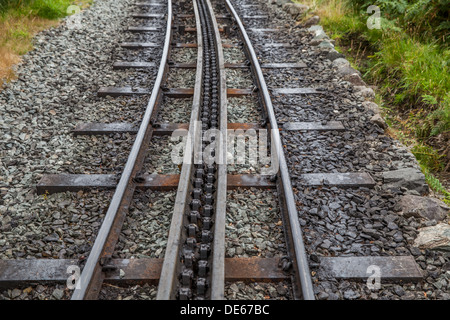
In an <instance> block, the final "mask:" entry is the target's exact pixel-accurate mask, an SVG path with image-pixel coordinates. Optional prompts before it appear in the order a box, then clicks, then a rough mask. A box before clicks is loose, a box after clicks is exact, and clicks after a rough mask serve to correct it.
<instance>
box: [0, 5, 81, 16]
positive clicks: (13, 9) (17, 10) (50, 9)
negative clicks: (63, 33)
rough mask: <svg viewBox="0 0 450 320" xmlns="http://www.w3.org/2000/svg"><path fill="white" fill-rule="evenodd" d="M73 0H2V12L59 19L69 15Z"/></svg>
mask: <svg viewBox="0 0 450 320" xmlns="http://www.w3.org/2000/svg"><path fill="white" fill-rule="evenodd" d="M72 2H73V1H71V0H0V12H1V13H2V14H5V13H8V12H9V13H10V14H13V15H16V16H17V15H20V16H25V15H33V16H37V17H41V18H45V19H51V20H54V19H58V18H62V17H64V16H66V15H67V12H66V10H67V7H68V6H69V5H70V4H71V3H72Z"/></svg>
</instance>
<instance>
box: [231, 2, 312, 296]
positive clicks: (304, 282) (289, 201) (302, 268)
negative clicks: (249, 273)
mask: <svg viewBox="0 0 450 320" xmlns="http://www.w3.org/2000/svg"><path fill="white" fill-rule="evenodd" d="M225 3H226V5H227V7H228V10H229V11H230V13H231V14H232V16H233V18H234V19H235V21H236V23H237V24H238V26H239V30H240V33H241V35H242V37H243V39H244V45H245V49H246V51H247V54H248V57H249V58H250V59H251V63H252V65H251V66H252V69H253V71H254V73H255V75H256V78H257V82H258V86H259V89H260V93H261V95H262V98H263V101H264V104H265V108H266V112H267V116H268V118H269V121H270V127H271V129H272V130H271V131H272V135H271V137H272V143H274V145H275V149H276V150H277V156H278V163H279V174H280V176H281V180H282V187H283V190H284V197H285V203H286V207H287V212H288V216H289V225H290V231H291V233H292V240H293V245H294V251H295V258H296V259H295V260H296V264H297V265H296V268H297V270H298V277H299V280H300V283H301V289H302V295H303V299H305V300H315V296H314V291H313V285H312V280H311V274H310V271H309V265H308V259H307V257H306V250H305V245H304V243H303V235H302V231H301V226H300V222H299V220H298V213H297V208H296V205H295V199H294V193H293V191H292V184H291V179H290V177H289V171H288V167H287V163H286V158H285V156H284V152H283V149H282V143H281V138H280V133H279V131H278V124H277V121H276V118H275V112H274V110H273V106H272V100H271V98H270V94H269V90H268V89H267V85H266V82H265V80H264V76H263V73H262V70H261V66H260V65H259V61H258V58H257V56H256V53H255V51H254V49H253V47H252V43H251V41H250V38H249V37H248V35H247V32H246V31H245V28H244V25H243V23H242V21H241V19H240V18H239V15H238V14H237V12H236V10H235V9H234V7H233V4H232V3H231V1H230V0H225Z"/></svg>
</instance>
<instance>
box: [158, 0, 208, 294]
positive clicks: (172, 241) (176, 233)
mask: <svg viewBox="0 0 450 320" xmlns="http://www.w3.org/2000/svg"><path fill="white" fill-rule="evenodd" d="M193 5H194V13H195V22H196V23H195V24H196V28H197V48H198V50H197V72H196V74H195V87H194V97H193V102H192V112H191V118H190V122H189V132H190V133H193V134H192V135H188V140H187V143H186V148H185V151H184V156H183V158H184V159H183V166H182V168H181V174H180V182H179V185H178V191H177V195H176V199H175V206H174V210H173V214H172V222H171V225H170V230H169V238H168V240H167V247H166V253H165V256H164V263H163V267H162V270H161V276H160V278H159V285H158V293H157V295H156V299H157V300H170V299H174V298H175V287H176V285H177V281H176V280H177V274H178V270H179V263H178V260H179V252H180V244H181V239H182V231H183V230H182V229H183V218H184V213H185V210H186V206H187V205H188V196H189V193H190V191H191V190H190V188H189V183H190V178H191V175H192V168H193V162H194V152H195V151H196V150H194V146H196V145H198V143H199V141H198V132H199V130H200V127H199V125H198V119H199V114H200V105H201V92H202V77H203V38H202V28H201V24H200V19H199V14H198V7H197V3H196V1H193Z"/></svg>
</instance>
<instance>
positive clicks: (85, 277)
mask: <svg viewBox="0 0 450 320" xmlns="http://www.w3.org/2000/svg"><path fill="white" fill-rule="evenodd" d="M172 20H173V14H172V0H168V1H167V27H166V36H165V40H164V47H163V53H162V57H161V64H160V67H159V70H158V74H157V77H156V81H155V84H154V87H153V90H152V93H151V97H150V100H149V102H148V104H147V108H146V110H145V114H144V116H143V118H142V122H141V125H140V127H139V131H138V133H137V135H136V139H135V141H134V144H133V147H132V149H131V152H130V155H129V157H128V160H127V162H126V164H125V168H124V170H123V172H122V175H121V178H120V181H119V183H118V185H117V187H116V190H115V192H114V195H113V198H112V200H111V203H110V205H109V208H108V211H107V212H106V215H105V218H104V220H103V223H102V226H101V228H100V230H99V233H98V235H97V238H96V239H95V242H94V245H93V247H92V250H91V252H90V254H89V257H88V259H87V262H86V265H85V267H84V268H83V272H82V273H81V276H80V278H79V279H78V281H77V283H76V288H75V291H74V292H73V295H72V300H82V299H86V298H87V299H89V298H91V297H90V295H89V291H90V290H92V289H94V290H97V291H98V290H99V288H98V284H97V285H95V284H93V283H92V282H93V281H92V280H93V279H94V278H95V277H96V278H100V281H99V282H100V283H101V282H102V277H103V276H102V270H101V268H102V266H101V264H102V262H101V261H100V260H101V259H102V258H104V257H102V256H104V252H105V250H106V249H109V251H110V252H111V251H113V248H111V246H110V247H109V248H108V244H107V240H108V237H109V235H110V232H111V230H112V229H113V225H114V223H115V221H117V219H118V212H119V211H120V210H127V209H128V206H127V205H124V201H130V199H131V197H132V194H133V192H134V189H135V188H134V182H133V178H134V177H135V175H136V174H137V171H138V170H137V169H136V167H137V166H136V165H137V163H138V162H140V161H138V159H139V158H141V157H143V155H144V154H145V152H146V150H145V149H146V148H145V147H144V146H145V145H146V144H147V143H148V141H146V140H148V138H149V137H151V132H152V128H151V126H150V120H151V117H152V114H153V111H154V108H155V105H156V104H157V101H158V99H159V98H160V95H161V84H162V82H163V80H164V77H165V73H166V69H167V59H168V56H169V52H170V43H171V39H172ZM130 186H131V187H130ZM119 232H120V230H119ZM112 247H113V246H112ZM93 285H94V286H97V288H93Z"/></svg>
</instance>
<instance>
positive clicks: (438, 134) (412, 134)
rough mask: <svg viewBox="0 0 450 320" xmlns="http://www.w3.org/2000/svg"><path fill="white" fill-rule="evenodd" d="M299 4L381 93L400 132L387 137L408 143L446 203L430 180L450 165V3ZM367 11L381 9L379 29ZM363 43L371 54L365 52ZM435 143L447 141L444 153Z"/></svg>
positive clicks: (312, 0)
mask: <svg viewBox="0 0 450 320" xmlns="http://www.w3.org/2000/svg"><path fill="white" fill-rule="evenodd" d="M295 1H298V2H302V3H305V4H308V5H309V6H310V8H311V14H312V13H314V14H318V15H319V16H320V17H321V22H320V23H321V25H323V27H324V29H325V30H326V31H327V33H328V34H330V35H331V37H332V38H333V39H335V40H336V44H337V48H339V49H340V50H341V51H343V52H344V53H345V54H346V55H347V56H348V57H349V60H350V61H351V62H353V63H354V64H356V66H357V67H358V68H359V69H360V70H361V71H362V72H363V74H364V78H365V80H366V81H367V82H368V83H371V84H375V85H377V86H378V88H379V90H377V92H378V93H379V97H378V100H379V101H380V102H381V105H382V107H383V109H384V110H387V113H386V117H387V119H386V120H387V122H388V123H389V124H390V125H392V126H394V127H395V128H393V130H390V132H391V133H396V134H395V135H396V137H397V138H398V137H399V136H400V137H407V139H401V140H402V141H404V142H407V145H408V146H410V147H411V148H412V152H413V153H414V154H415V156H416V158H417V159H418V161H419V162H420V164H421V167H422V171H423V172H424V173H425V174H426V177H427V181H428V182H429V184H430V186H431V187H432V188H433V189H434V190H436V191H438V192H442V193H444V195H445V196H446V200H447V201H448V200H449V198H448V196H449V194H448V192H443V190H444V189H443V187H442V185H441V184H440V183H438V182H439V181H438V180H436V178H434V177H433V175H432V172H438V171H440V170H443V168H446V167H447V168H448V167H449V166H448V165H446V163H443V162H445V161H449V160H450V159H449V158H450V157H448V156H447V153H448V150H449V147H448V140H446V138H445V137H447V139H448V137H449V136H450V72H449V67H450V48H449V46H448V40H450V37H449V35H450V19H449V13H450V10H449V8H450V1H449V0H433V1H431V0H400V1H390V0H295ZM369 5H377V6H379V8H380V9H381V28H380V29H369V28H368V27H367V24H366V23H367V19H368V18H369V17H370V16H371V14H370V13H367V12H366V9H367V7H368V6H369ZM307 17H308V16H306V17H305V19H306V18H307ZM362 42H364V43H365V46H366V47H365V48H364V49H362V50H361V48H360V47H358V45H359V46H360V45H361V43H362ZM361 51H363V54H361ZM398 133H400V134H398ZM442 137H443V138H442ZM430 141H444V143H445V141H447V146H445V145H443V146H442V145H433V147H435V148H436V150H435V149H432V148H431V147H430V145H429V144H428V145H427V143H428V142H430ZM437 150H440V151H441V153H442V155H443V156H442V155H439V154H438V152H437ZM446 157H447V158H446Z"/></svg>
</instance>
